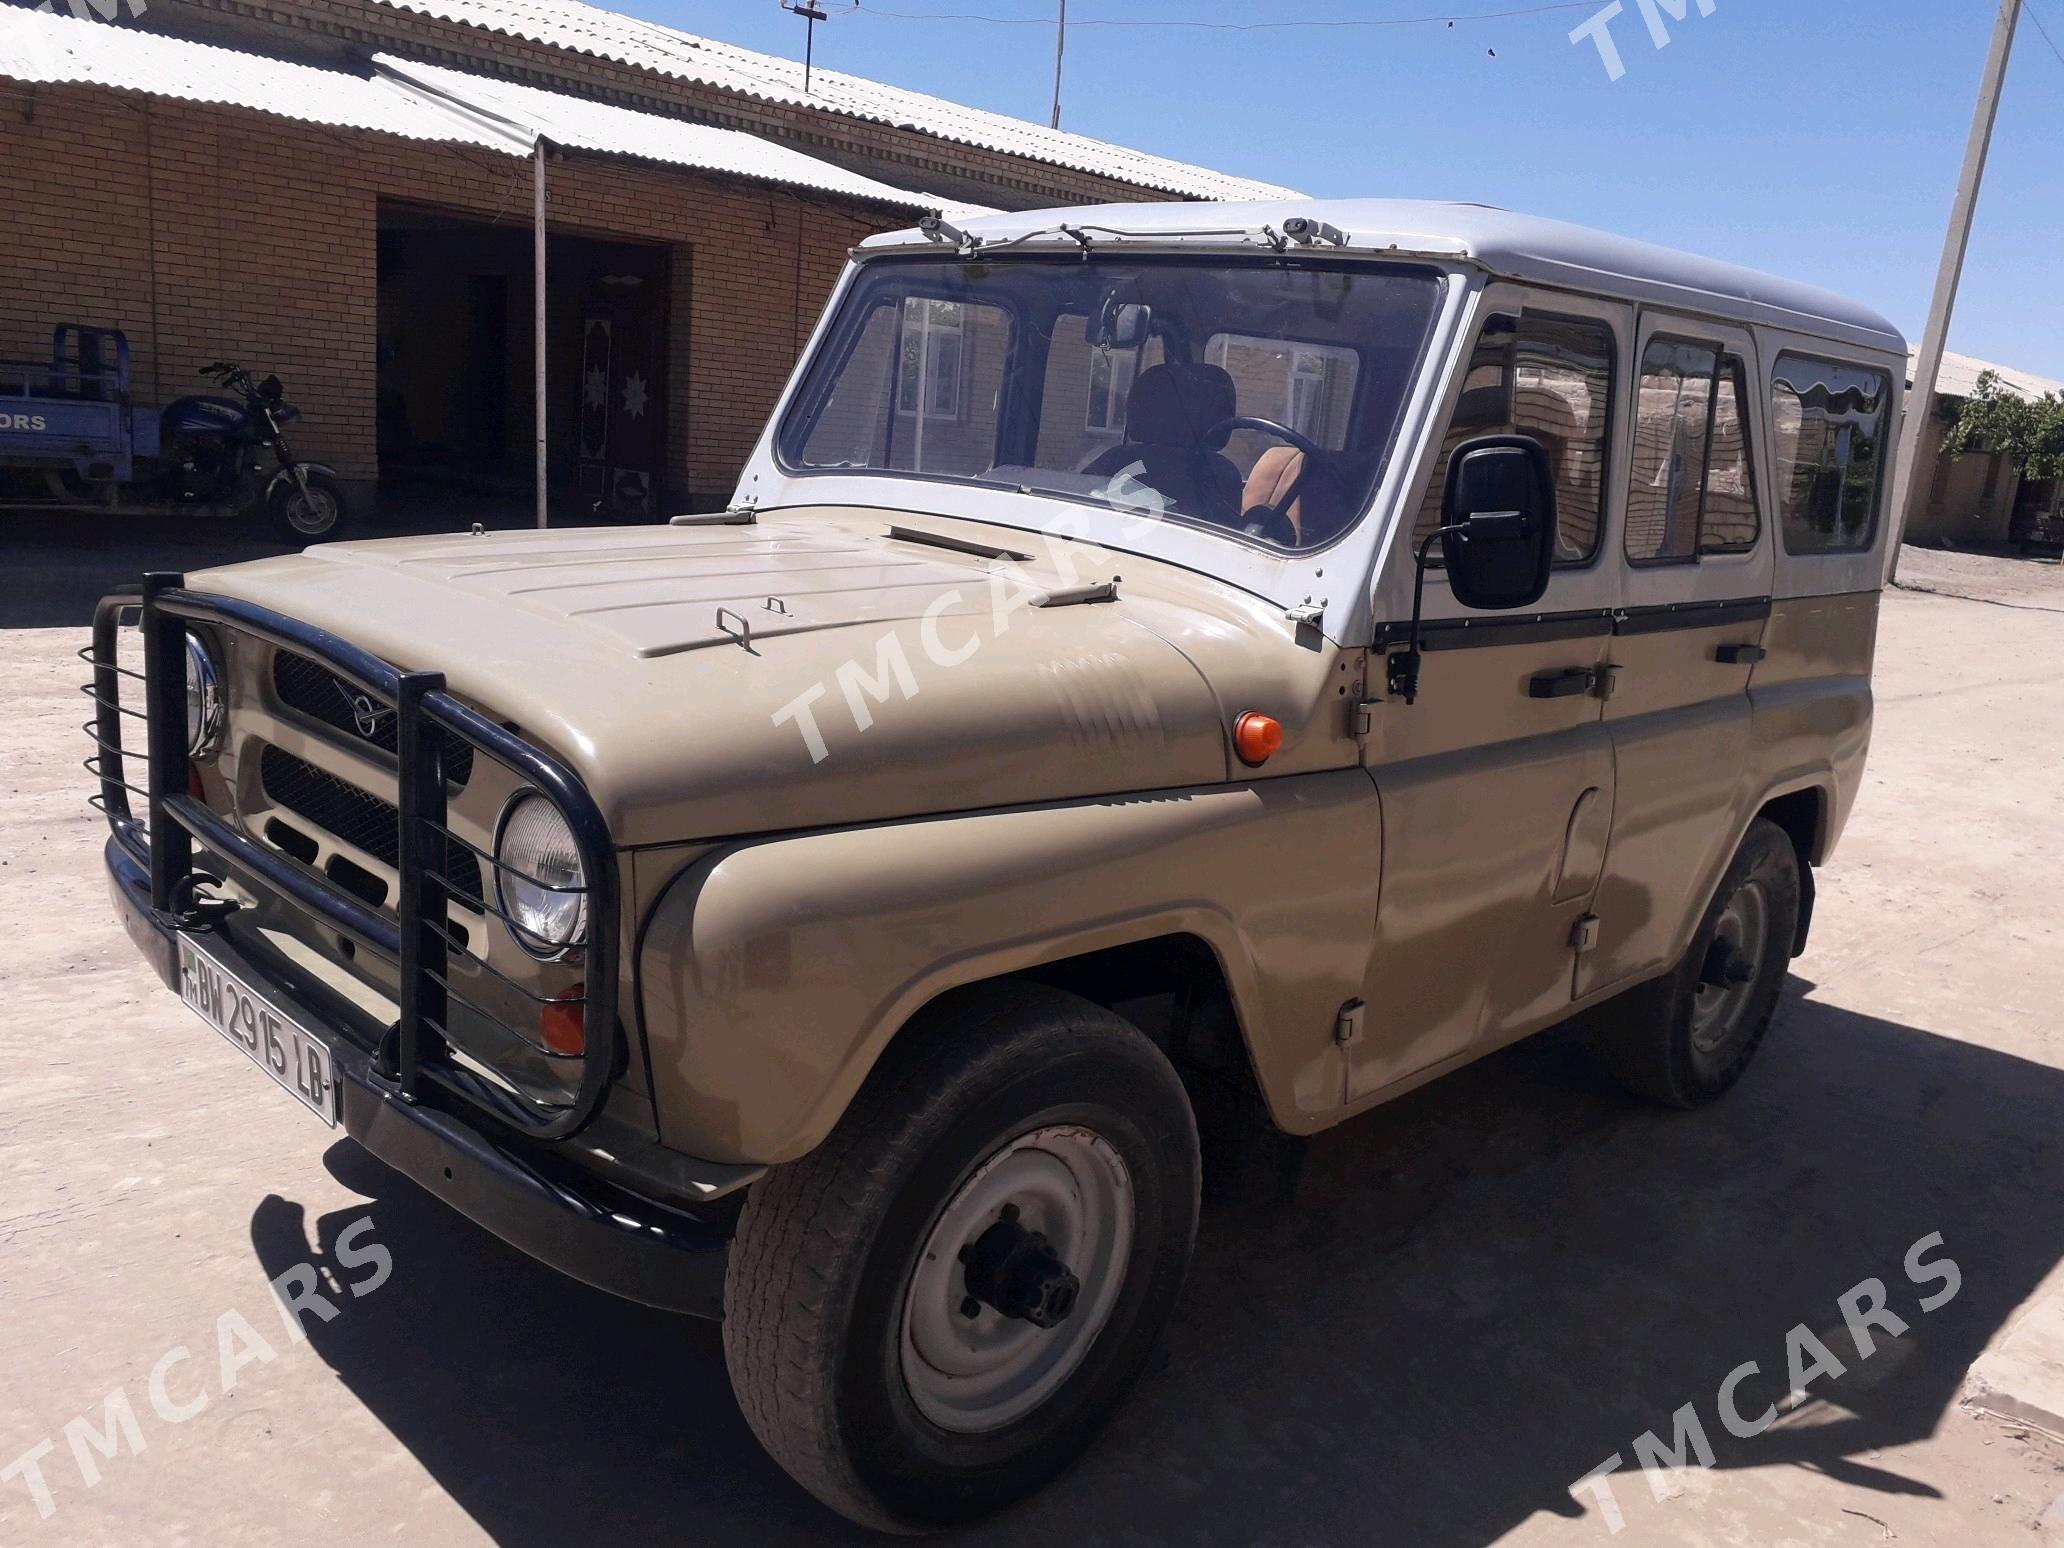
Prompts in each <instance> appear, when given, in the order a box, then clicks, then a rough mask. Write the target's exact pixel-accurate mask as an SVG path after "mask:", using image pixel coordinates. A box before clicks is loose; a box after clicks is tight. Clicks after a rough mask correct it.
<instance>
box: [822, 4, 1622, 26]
mask: <svg viewBox="0 0 2064 1548" xmlns="http://www.w3.org/2000/svg"><path fill="white" fill-rule="evenodd" d="M853 9H854V10H856V11H858V12H859V13H860V14H861V15H862V16H881V17H888V18H892V19H894V20H896V21H945V22H982V23H985V24H987V25H989V26H992V27H1051V26H1052V25H1053V24H1054V21H1053V18H1052V17H1051V16H985V15H982V14H981V13H979V12H973V11H889V10H884V9H882V8H881V7H880V6H876V5H869V4H867V3H866V0H858V3H857V4H855V5H854V7H853ZM1596 9H1598V0H1551V3H1549V4H1545V5H1526V6H1519V7H1516V8H1514V9H1511V10H1505V11H1456V12H1443V13H1442V14H1440V15H1438V16H1386V17H1362V18H1341V19H1338V20H1332V21H1322V20H1316V19H1314V20H1298V21H1263V22H1227V21H1195V20H1187V19H1185V20H1165V19H1164V20H1154V21H1126V20H1119V19H1116V18H1104V17H1088V18H1083V19H1079V20H1071V21H1070V22H1069V23H1068V25H1069V26H1070V27H1127V28H1172V27H1180V28H1186V29H1189V30H1191V31H1197V32H1281V31H1291V30H1304V31H1313V30H1330V29H1338V28H1365V27H1426V26H1434V25H1438V24H1441V23H1445V24H1447V25H1448V26H1450V27H1452V26H1454V25H1455V23H1457V22H1479V21H1508V20H1510V19H1512V18H1514V17H1519V16H1545V15H1547V14H1548V13H1550V12H1552V11H1586V10H1590V11H1595V10H1596Z"/></svg>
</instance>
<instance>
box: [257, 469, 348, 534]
mask: <svg viewBox="0 0 2064 1548" xmlns="http://www.w3.org/2000/svg"><path fill="white" fill-rule="evenodd" d="M304 477H305V478H306V480H307V484H308V487H307V488H306V489H305V490H304V489H303V488H302V487H301V480H299V479H296V478H294V477H293V476H292V475H289V476H288V477H286V478H283V479H281V480H280V481H279V482H278V483H276V484H274V485H273V486H272V491H271V493H270V494H269V495H268V496H267V498H266V515H267V517H268V518H270V520H271V522H272V525H273V530H274V531H276V532H278V533H279V535H280V536H281V537H283V538H285V539H286V540H287V541H288V542H290V543H315V542H321V541H323V540H324V539H326V538H333V537H336V536H337V535H338V532H339V531H340V529H341V528H342V527H343V525H344V515H345V511H344V487H343V485H341V484H339V483H338V482H337V481H336V480H335V479H334V478H332V477H330V475H329V474H327V473H316V472H312V471H311V472H306V473H305V474H304Z"/></svg>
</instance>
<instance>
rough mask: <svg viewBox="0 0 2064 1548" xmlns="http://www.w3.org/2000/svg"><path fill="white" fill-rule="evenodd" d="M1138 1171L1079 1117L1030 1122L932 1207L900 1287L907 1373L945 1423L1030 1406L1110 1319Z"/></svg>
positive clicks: (1012, 1417) (933, 1416) (1128, 1249)
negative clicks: (938, 1205) (1075, 1120)
mask: <svg viewBox="0 0 2064 1548" xmlns="http://www.w3.org/2000/svg"><path fill="white" fill-rule="evenodd" d="M1133 1208H1134V1201H1133V1196H1132V1176H1131V1173H1130V1172H1129V1171H1128V1170H1127V1168H1126V1165H1125V1162H1124V1160H1123V1159H1122V1158H1121V1157H1120V1156H1119V1154H1118V1151H1117V1149H1116V1148H1115V1147H1114V1146H1113V1145H1112V1144H1111V1143H1110V1141H1108V1140H1106V1139H1105V1138H1104V1137H1103V1136H1102V1135H1100V1134H1098V1133H1096V1132H1095V1131H1094V1130H1092V1129H1088V1128H1084V1127H1082V1126H1080V1125H1078V1124H1054V1125H1050V1126H1048V1127H1046V1128H1041V1129H1034V1130H1032V1131H1030V1132H1029V1133H1025V1134H1021V1135H1019V1136H1018V1137H1017V1138H1015V1139H1012V1140H1010V1141H1008V1142H1007V1143H1005V1144H1003V1145H1001V1146H1000V1147H999V1148H998V1149H997V1150H996V1151H995V1152H994V1153H993V1154H991V1155H990V1156H989V1157H988V1158H987V1159H986V1160H984V1161H983V1162H981V1164H980V1165H978V1166H977V1167H975V1169H974V1170H973V1171H972V1172H971V1173H969V1174H968V1176H967V1178H966V1180H965V1181H963V1182H962V1183H961V1184H960V1186H959V1187H958V1189H956V1190H955V1192H954V1194H953V1196H952V1197H951V1198H950V1199H948V1200H947V1201H946V1203H945V1204H944V1205H943V1206H942V1207H941V1209H940V1210H939V1213H938V1214H937V1215H936V1216H935V1217H934V1218H933V1221H932V1225H931V1227H930V1230H929V1232H928V1233H927V1235H926V1238H925V1241H924V1245H923V1247H922V1248H921V1249H920V1250H919V1252H918V1257H917V1261H916V1263H915V1265H914V1266H913V1268H912V1270H911V1274H910V1280H909V1283H908V1286H907V1287H906V1289H905V1292H904V1298H903V1330H902V1337H901V1340H900V1342H901V1346H902V1360H901V1364H902V1375H903V1385H904V1389H905V1390H906V1391H907V1392H908V1393H909V1394H910V1399H911V1401H912V1403H914V1404H915V1405H916V1407H917V1409H918V1412H920V1413H921V1414H923V1415H924V1417H925V1418H926V1419H927V1420H929V1421H930V1422H931V1423H933V1424H935V1425H937V1426H938V1427H939V1428H940V1429H942V1430H948V1431H952V1432H955V1433H958V1434H964V1435H967V1434H982V1433H985V1432H988V1431H992V1430H999V1429H1002V1428H1004V1427H1005V1426H1007V1425H1010V1424H1013V1423H1015V1422H1017V1421H1018V1420H1020V1419H1023V1418H1024V1417H1025V1416H1026V1415H1028V1414H1030V1413H1031V1412H1033V1410H1035V1409H1036V1408H1038V1407H1039V1405H1040V1404H1042V1403H1044V1402H1045V1401H1046V1400H1047V1399H1048V1398H1050V1397H1051V1396H1052V1395H1053V1394H1054V1393H1055V1391H1057V1390H1058V1389H1059V1388H1060V1387H1061V1385H1062V1384H1063V1383H1064V1382H1066V1381H1067V1379H1068V1378H1069V1377H1070V1376H1071V1375H1073V1374H1074V1373H1075V1371H1076V1369H1077V1367H1079V1366H1080V1365H1081V1363H1082V1361H1083V1359H1084V1358H1085V1357H1086V1356H1087V1355H1088V1353H1089V1351H1090V1348H1091V1346H1092V1345H1094V1344H1095V1343H1096V1340H1097V1336H1098V1335H1099V1334H1101V1333H1102V1332H1103V1330H1104V1326H1105V1324H1106V1323H1107V1322H1108V1321H1109V1320H1110V1317H1111V1312H1112V1309H1113V1307H1115V1306H1116V1305H1117V1303H1118V1296H1119V1292H1120V1291H1121V1290H1122V1289H1123V1288H1124V1285H1125V1281H1126V1275H1127V1270H1128V1268H1129V1266H1130V1263H1131V1258H1132V1241H1133Z"/></svg>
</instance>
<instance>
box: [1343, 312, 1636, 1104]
mask: <svg viewBox="0 0 2064 1548" xmlns="http://www.w3.org/2000/svg"><path fill="white" fill-rule="evenodd" d="M1478 316H1479V318H1480V319H1481V320H1480V322H1479V324H1478V327H1477V334H1476V339H1475V343H1474V345H1473V351H1472V354H1471V357H1470V359H1469V361H1468V365H1467V369H1466V371H1465V373H1464V378H1463V380H1461V381H1460V382H1459V383H1457V384H1456V385H1455V387H1454V389H1453V393H1452V397H1453V401H1452V403H1451V406H1450V410H1449V419H1448V426H1447V430H1446V434H1445V439H1444V441H1443V442H1442V444H1441V447H1440V449H1439V456H1438V463H1437V465H1436V467H1435V468H1434V469H1433V470H1432V476H1431V478H1430V479H1429V481H1428V483H1427V485H1426V492H1425V494H1424V497H1423V499H1422V501H1421V505H1420V509H1419V512H1418V517H1417V523H1416V525H1417V531H1416V532H1414V533H1413V534H1411V535H1410V536H1411V541H1410V542H1407V541H1406V537H1407V534H1406V533H1404V532H1400V533H1399V534H1398V536H1397V537H1396V538H1395V539H1394V540H1393V542H1392V545H1391V550H1390V555H1389V558H1388V560H1387V562H1386V565H1385V570H1384V574H1383V576H1382V579H1381V584H1380V585H1379V588H1378V596H1379V605H1380V608H1381V616H1382V617H1383V619H1384V620H1385V622H1384V625H1383V629H1382V636H1381V637H1382V640H1383V642H1384V643H1385V645H1386V646H1387V647H1388V648H1390V649H1393V650H1394V649H1396V648H1398V647H1399V646H1400V645H1401V644H1402V642H1403V638H1404V634H1405V632H1406V620H1407V619H1408V618H1409V614H1410V606H1411V583H1412V572H1413V559H1414V557H1415V555H1416V552H1417V549H1418V547H1419V540H1420V539H1421V538H1422V537H1423V536H1424V535H1425V534H1426V533H1429V532H1431V531H1433V530H1434V528H1435V527H1437V526H1438V524H1439V512H1440V505H1441V499H1442V494H1443V490H1444V487H1445V482H1446V474H1447V462H1448V459H1449V457H1450V456H1451V455H1452V454H1453V451H1454V449H1455V448H1456V447H1457V446H1458V445H1460V444H1461V443H1462V442H1463V441H1466V440H1469V439H1472V438H1474V437H1476V436H1479V435H1491V434H1515V433H1516V434H1522V435H1531V436H1534V437H1535V438H1536V439H1538V440H1540V441H1541V442H1542V443H1543V444H1544V445H1545V446H1546V447H1547V448H1548V452H1549V457H1550V460H1551V462H1552V463H1553V465H1554V468H1555V473H1556V495H1557V507H1558V513H1559V522H1558V548H1559V557H1558V560H1557V563H1556V568H1555V570H1554V573H1553V576H1552V578H1551V580H1550V582H1549V586H1548V592H1547V595H1546V596H1544V597H1543V598H1542V599H1541V601H1540V602H1539V603H1538V604H1537V605H1536V607H1534V608H1532V609H1530V610H1528V611H1527V612H1526V613H1525V614H1523V615H1514V614H1496V613H1471V612H1468V611H1467V610H1465V609H1463V608H1462V607H1461V606H1460V605H1459V604H1457V603H1456V602H1455V600H1454V598H1453V595H1452V594H1451V593H1450V591H1449V590H1448V587H1447V584H1446V581H1445V580H1444V579H1443V577H1442V575H1441V573H1440V571H1439V570H1438V569H1435V570H1433V571H1431V572H1429V574H1428V577H1427V604H1426V616H1427V618H1428V620H1429V622H1428V625H1427V628H1426V631H1425V634H1424V642H1423V643H1424V652H1425V654H1424V667H1423V670H1422V673H1421V679H1420V684H1419V696H1418V702H1417V703H1416V704H1409V705H1408V704H1406V703H1404V702H1403V701H1402V700H1400V699H1398V698H1396V697H1393V696H1390V695H1387V694H1385V695H1381V702H1379V703H1377V704H1376V705H1375V706H1374V707H1373V709H1372V712H1371V714H1370V717H1369V732H1368V736H1367V739H1366V741H1365V744H1364V756H1365V759H1366V761H1367V762H1368V764H1369V766H1370V770H1371V774H1372V776H1373V777H1374V779H1375V782H1376V789H1377V793H1378V796H1379V799H1380V803H1381V807H1382V814H1383V858H1382V867H1383V874H1382V890H1381V898H1380V902H1379V908H1378V917H1377V921H1376V942H1375V948H1374V951H1373V953H1372V956H1371V961H1370V968H1369V975H1368V983H1367V992H1366V996H1365V999H1366V1008H1365V1010H1364V1012H1363V1018H1362V1035H1361V1037H1360V1038H1359V1040H1358V1041H1356V1042H1355V1043H1354V1044H1353V1052H1352V1055H1351V1058H1350V1067H1349V1074H1348V1088H1349V1099H1350V1101H1355V1100H1360V1099H1362V1098H1366V1097H1368V1096H1370V1095H1372V1094H1374V1093H1375V1092H1377V1091H1380V1090H1382V1089H1383V1088H1384V1087H1386V1086H1389V1085H1392V1084H1394V1083H1395V1082H1397V1081H1400V1080H1403V1079H1407V1078H1409V1077H1411V1076H1413V1075H1416V1074H1420V1073H1422V1072H1425V1071H1428V1070H1431V1069H1435V1068H1438V1067H1440V1066H1442V1065H1445V1064H1449V1063H1453V1062H1456V1061H1458V1060H1460V1059H1462V1058H1465V1057H1467V1056H1470V1055H1473V1054H1474V1053H1477V1052H1480V1051H1481V1050H1482V1049H1483V1048H1484V1047H1485V1046H1487V1045H1488V1044H1490V1043H1493V1042H1497V1041H1502V1040H1505V1039H1507V1038H1510V1037H1516V1036H1519V1035H1521V1034H1523V1033H1524V1032H1527V1031H1531V1030H1534V1029H1535V1028H1538V1027H1541V1026H1545V1025H1548V1024H1549V1023H1551V1022H1553V1021H1555V1020H1557V1019H1559V1018H1560V1017H1561V1016H1563V1015H1565V1014H1566V1013H1567V1011H1568V1008H1569V1001H1570V995H1571V983H1572V973H1573V969H1574V966H1575V960H1576V944H1575V943H1576V942H1577V940H1578V939H1579V936H1580V934H1581V931H1582V929H1583V927H1584V922H1585V920H1586V919H1587V917H1588V914H1589V910H1590V907H1591V903H1592V896H1593V893H1594V891H1595V890H1596V887H1597V884H1598V878H1599V874H1600V870H1601V867H1602V865H1603V861H1604V855H1605V844H1606V839H1607V835H1608V833H1609V831H1610V827H1611V822H1612V807H1613V788H1614V777H1613V759H1612V747H1611V743H1610V741H1609V739H1608V737H1607V734H1606V731H1605V727H1604V724H1603V709H1604V703H1603V700H1602V699H1601V698H1600V697H1599V696H1598V694H1599V688H1600V685H1601V684H1602V683H1603V682H1604V680H1605V679H1604V677H1603V675H1602V669H1603V667H1604V666H1605V665H1606V663H1607V660H1608V649H1609V647H1610V645H1611V643H1612V634H1611V630H1612V612H1613V608H1614V606H1615V605H1616V603H1617V601H1618V591H1617V587H1618V570H1617V567H1616V566H1614V565H1612V564H1610V563H1607V562H1604V560H1605V558H1606V556H1605V553H1604V533H1605V530H1606V527H1607V521H1606V508H1607V504H1608V495H1607V491H1608V488H1609V483H1610V480H1609V479H1608V476H1607V470H1608V469H1609V468H1610V467H1611V466H1612V458H1613V456H1614V455H1615V453H1614V451H1613V444H1614V441H1615V440H1616V439H1617V438H1618V437H1620V436H1621V434H1622V431H1621V428H1620V424H1619V419H1620V416H1619V415H1618V414H1617V413H1616V412H1615V398H1616V396H1617V394H1618V392H1619V380H1620V374H1621V368H1620V364H1619V362H1620V361H1621V359H1622V358H1623V354H1624V341H1625V340H1626V338H1627V336H1628V335H1629V334H1630V333H1631V317H1630V316H1629V315H1627V314H1626V313H1625V311H1624V309H1620V308H1614V307H1611V306H1606V305H1601V304H1593V303H1586V302H1581V301H1577V300H1574V299H1571V298H1564V297H1554V298H1549V297H1543V296H1534V295H1529V294H1527V293H1525V292H1522V291H1519V290H1517V289H1514V288H1512V287H1504V286H1493V287H1491V289H1489V290H1488V291H1487V292H1486V294H1485V296H1484V298H1483V299H1482V301H1481V302H1480V304H1479V310H1478ZM1435 554H1436V556H1437V554H1438V547H1437V545H1436V548H1435ZM1371 675H1372V678H1374V679H1375V680H1376V681H1375V682H1374V683H1372V685H1371V686H1372V687H1376V686H1378V685H1379V684H1380V683H1381V680H1382V676H1383V672H1382V668H1381V666H1380V665H1378V666H1375V667H1372V671H1371Z"/></svg>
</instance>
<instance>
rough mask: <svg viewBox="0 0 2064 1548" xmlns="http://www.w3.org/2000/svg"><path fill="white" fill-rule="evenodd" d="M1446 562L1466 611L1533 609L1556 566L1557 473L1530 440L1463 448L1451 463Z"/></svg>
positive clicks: (1443, 539)
mask: <svg viewBox="0 0 2064 1548" xmlns="http://www.w3.org/2000/svg"><path fill="white" fill-rule="evenodd" d="M1440 543H1441V557H1442V558H1443V559H1444V560H1445V561H1446V562H1447V567H1448V584H1449V586H1450V587H1452V588H1453V590H1454V593H1455V600H1456V601H1458V602H1460V603H1461V604H1462V605H1463V606H1464V607H1473V608H1479V609H1483V610H1486V611H1498V610H1506V609H1511V608H1516V607H1531V606H1532V605H1533V604H1534V603H1536V602H1538V601H1540V600H1541V597H1542V595H1543V593H1545V592H1546V591H1547V590H1548V570H1549V566H1550V565H1552V564H1553V563H1554V562H1555V473H1554V470H1553V468H1551V467H1550V465H1549V462H1548V452H1547V449H1546V448H1545V447H1543V446H1542V445H1541V443H1540V442H1539V441H1537V440H1535V439H1534V438H1533V437H1532V436H1526V435H1487V436H1482V437H1480V438H1478V439H1477V440H1473V441H1466V442H1464V443H1463V444H1462V445H1461V446H1459V447H1457V448H1456V449H1455V455H1454V456H1453V457H1452V458H1451V459H1449V462H1448V487H1447V495H1446V499H1445V500H1444V501H1443V503H1442V508H1441V533H1440Z"/></svg>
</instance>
